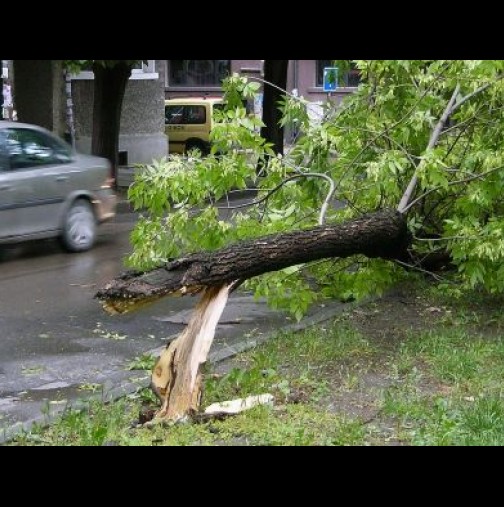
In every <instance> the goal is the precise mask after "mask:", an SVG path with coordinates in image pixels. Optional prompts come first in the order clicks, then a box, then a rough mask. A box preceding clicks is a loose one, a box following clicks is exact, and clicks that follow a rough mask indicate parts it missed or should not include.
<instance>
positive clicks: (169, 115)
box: [165, 106, 184, 125]
mask: <svg viewBox="0 0 504 507" xmlns="http://www.w3.org/2000/svg"><path fill="white" fill-rule="evenodd" d="M183 120H184V106H166V108H165V123H166V125H177V124H179V123H182V122H183Z"/></svg>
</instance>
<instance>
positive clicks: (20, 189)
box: [0, 121, 116, 252]
mask: <svg viewBox="0 0 504 507" xmlns="http://www.w3.org/2000/svg"><path fill="white" fill-rule="evenodd" d="M112 185H113V180H111V178H110V163H109V162H108V161H107V160H105V159H102V158H98V157H91V156H87V155H81V154H78V153H75V151H74V150H73V149H72V148H71V147H70V146H69V145H68V144H66V143H65V142H64V141H62V140H61V139H59V138H57V137H56V136H54V135H53V134H51V133H50V132H49V131H47V130H45V129H43V128H40V127H37V126H34V125H27V124H23V123H12V122H5V121H0V244H2V243H18V242H20V241H24V240H30V239H42V238H50V237H59V238H60V239H61V241H62V243H63V245H64V247H65V248H66V249H67V250H69V251H71V252H83V251H85V250H89V249H90V248H91V247H92V246H93V244H94V242H95V239H96V228H97V225H98V224H99V223H101V222H104V221H106V220H109V219H111V218H113V217H114V216H115V209H116V195H115V193H114V191H113V189H112Z"/></svg>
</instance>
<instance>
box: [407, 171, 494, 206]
mask: <svg viewBox="0 0 504 507" xmlns="http://www.w3.org/2000/svg"><path fill="white" fill-rule="evenodd" d="M503 167H504V165H501V166H499V167H494V168H493V169H489V170H488V171H485V172H484V173H481V174H475V175H474V176H470V177H468V178H464V179H463V180H456V181H450V182H449V183H448V186H452V185H460V184H461V183H469V182H470V181H473V180H477V179H480V178H484V177H485V176H488V175H489V174H491V173H493V172H495V171H498V170H500V169H502V168H503ZM443 188H445V187H442V186H438V187H434V188H431V189H430V190H428V191H427V192H425V193H424V194H422V195H421V196H420V197H417V198H416V199H415V200H414V201H411V202H410V203H409V204H408V205H407V206H406V208H404V210H403V211H402V212H401V213H407V212H408V210H409V209H410V208H411V207H412V206H414V205H415V204H417V203H418V202H419V201H421V200H423V199H425V198H426V197H427V196H428V195H429V194H432V193H433V192H436V191H437V190H441V189H443Z"/></svg>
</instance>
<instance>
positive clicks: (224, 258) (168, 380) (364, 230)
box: [97, 210, 409, 421]
mask: <svg viewBox="0 0 504 507" xmlns="http://www.w3.org/2000/svg"><path fill="white" fill-rule="evenodd" d="M408 243H409V235H408V232H407V227H406V220H405V217H404V216H403V215H402V214H400V213H399V212H397V211H392V210H385V211H380V212H376V213H371V214H368V215H364V216H362V217H360V218H358V219H356V220H353V221H348V222H345V223H342V224H337V225H327V226H321V227H316V228H313V229H308V230H304V231H297V232H291V233H286V234H278V235H273V236H266V237H263V238H257V239H254V240H249V241H243V242H240V243H236V244H234V245H231V246H229V247H227V248H224V249H222V250H218V251H215V252H203V253H195V254H191V255H188V256H187V257H184V258H181V259H178V260H175V261H173V262H170V263H168V264H166V265H165V266H162V267H160V268H157V269H154V270H152V271H150V272H147V273H128V274H126V275H123V276H120V277H119V278H116V279H115V280H112V281H111V282H110V283H109V284H108V285H107V286H106V287H105V288H103V289H102V290H100V291H99V292H98V294H97V297H98V298H100V299H101V300H102V303H103V306H104V308H105V309H106V310H107V311H108V312H109V313H125V312H128V311H130V310H132V309H135V308H137V307H139V306H142V305H143V304H146V303H149V302H152V301H155V300H157V299H159V298H161V297H163V296H167V295H170V294H171V295H175V294H178V295H185V294H195V293H198V292H203V297H202V299H201V301H200V302H199V304H198V306H197V307H196V309H195V311H194V314H193V316H192V318H191V321H190V323H189V325H188V327H187V329H186V330H185V331H184V332H183V333H182V334H181V335H180V337H179V338H177V340H176V341H175V342H173V343H172V344H171V345H170V346H169V347H168V348H167V349H166V351H165V352H164V353H163V354H162V356H161V358H160V359H159V361H158V362H157V364H156V367H155V368H154V373H153V377H152V387H153V389H154V391H155V392H156V394H157V395H158V396H159V397H160V399H161V401H162V408H161V410H160V411H159V412H158V414H157V415H156V419H157V420H175V421H178V420H184V419H186V418H187V417H190V416H191V414H193V413H194V412H195V411H196V410H197V408H198V405H199V400H200V392H201V382H200V380H201V377H200V367H201V365H202V364H203V363H205V362H206V358H207V356H208V352H209V350H210V346H211V343H212V341H213V338H214V335H215V329H216V327H217V324H218V322H219V319H220V317H221V315H222V312H223V311H224V307H225V305H226V302H227V299H228V296H229V293H230V291H231V290H232V289H233V287H234V286H235V285H236V284H237V283H239V281H242V280H246V279H248V278H252V277H254V276H258V275H261V274H263V273H267V272H270V271H276V270H279V269H283V268H286V267H289V266H293V265H297V264H302V263H306V262H310V261H315V260H318V259H324V258H335V257H339V258H343V257H349V256H351V255H357V254H361V255H365V256H367V257H381V258H384V259H394V258H401V257H403V255H404V252H405V250H406V247H407V246H408Z"/></svg>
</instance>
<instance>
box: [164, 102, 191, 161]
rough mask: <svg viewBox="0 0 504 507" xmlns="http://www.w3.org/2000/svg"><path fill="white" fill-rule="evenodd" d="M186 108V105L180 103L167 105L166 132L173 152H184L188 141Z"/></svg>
mask: <svg viewBox="0 0 504 507" xmlns="http://www.w3.org/2000/svg"><path fill="white" fill-rule="evenodd" d="M184 110H185V106H183V105H180V104H177V105H167V106H166V107H165V125H166V128H165V133H166V135H167V136H168V142H169V144H170V152H171V153H182V152H183V151H184V146H185V141H186V137H185V132H184Z"/></svg>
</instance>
